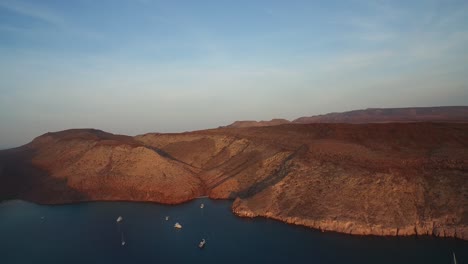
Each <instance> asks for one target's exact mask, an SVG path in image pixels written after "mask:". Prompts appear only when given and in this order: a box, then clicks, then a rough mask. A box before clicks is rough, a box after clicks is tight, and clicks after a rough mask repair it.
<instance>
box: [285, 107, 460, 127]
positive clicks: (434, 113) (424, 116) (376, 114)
mask: <svg viewBox="0 0 468 264" xmlns="http://www.w3.org/2000/svg"><path fill="white" fill-rule="evenodd" d="M293 122H294V123H300V124H310V123H354V124H363V123H389V122H468V106H440V107H407V108H368V109H364V110H354V111H348V112H342V113H329V114H325V115H316V116H309V117H300V118H298V119H295V120H294V121H293Z"/></svg>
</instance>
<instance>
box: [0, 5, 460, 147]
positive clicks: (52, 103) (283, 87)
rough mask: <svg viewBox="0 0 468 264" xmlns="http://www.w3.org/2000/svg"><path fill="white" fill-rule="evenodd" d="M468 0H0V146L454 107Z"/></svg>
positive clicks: (456, 97) (457, 89) (458, 92)
mask: <svg viewBox="0 0 468 264" xmlns="http://www.w3.org/2000/svg"><path fill="white" fill-rule="evenodd" d="M467 14H468V1H466V0H460V1H451V0H440V1H431V0H427V1H414V0H411V1H408V0H405V1H396V0H395V1H378V0H367V1H366V0H363V1H345V0H342V1H329V0H324V1H313V0H310V1H285V0H284V1H254V0H248V1H239V0H236V1H222V0H216V1H201V0H197V1H188V0H187V1H175V0H170V1H169V0H167V1H151V0H140V1H136V0H134V1H132V0H128V1H116V0H109V1H101V0H100V1H96V0H82V1H78V0H77V1H62V0H56V1H48V0H41V1H36V0H31V1H25V0H18V1H16V0H14V1H13V0H12V1H8V0H0V94H1V95H0V147H10V146H17V145H20V144H24V143H27V142H28V141H30V140H31V139H32V138H33V137H35V136H38V135H40V134H42V133H45V132H47V131H56V130H62V129H66V128H78V127H94V128H100V129H103V130H106V131H110V132H114V133H123V134H131V135H132V134H138V133H143V132H151V131H160V132H168V131H173V132H176V131H185V130H194V129H201V128H210V127H217V126H220V125H226V124H229V123H231V122H232V121H234V120H242V119H256V120H261V119H263V120H266V119H271V118H275V117H278V118H287V119H294V118H297V117H300V116H306V115H314V114H321V113H327V112H332V111H346V110H352V109H359V108H367V107H400V106H434V105H466V104H467V102H468V51H467V50H468V48H467V47H468V16H467Z"/></svg>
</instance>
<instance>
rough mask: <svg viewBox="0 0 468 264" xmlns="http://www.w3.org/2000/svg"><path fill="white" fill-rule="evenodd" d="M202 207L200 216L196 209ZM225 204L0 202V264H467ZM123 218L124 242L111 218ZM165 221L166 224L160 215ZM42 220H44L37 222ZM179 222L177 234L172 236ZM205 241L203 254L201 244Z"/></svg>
mask: <svg viewBox="0 0 468 264" xmlns="http://www.w3.org/2000/svg"><path fill="white" fill-rule="evenodd" d="M202 202H203V203H204V204H205V208H204V209H200V207H199V205H200V203H202ZM230 204H231V203H230V202H228V201H211V200H208V199H200V200H196V201H193V202H190V203H186V204H183V205H177V206H164V205H157V204H150V203H124V202H96V203H83V204H74V205H62V206H42V205H36V204H32V203H27V202H23V201H8V202H4V203H0V263H2V264H8V263H80V264H82V263H112V264H117V263H236V264H238V263H268V262H269V263H447V264H448V263H451V256H452V251H454V252H455V253H456V255H457V259H458V261H459V263H468V242H465V241H461V240H456V239H435V238H431V237H423V238H421V237H420V238H415V237H410V238H386V237H358V236H349V235H342V234H337V233H321V232H318V231H314V230H311V229H307V228H303V227H298V226H290V225H287V224H284V223H281V222H277V221H273V220H267V219H262V218H258V219H242V218H238V217H236V216H234V215H233V214H232V213H231V212H230ZM119 215H122V216H123V217H124V221H123V223H122V226H121V227H122V230H123V232H124V237H125V240H126V245H125V246H121V237H120V233H119V231H118V226H117V224H116V218H117V217H118V216H119ZM166 215H168V216H170V220H169V221H165V219H164V218H165V216H166ZM41 217H44V219H41ZM175 222H180V223H181V224H182V226H183V229H181V230H175V229H174V227H173V226H174V223H175ZM202 238H206V240H207V244H206V247H205V248H204V249H202V250H200V249H199V248H198V246H197V245H198V243H199V241H200V240H201V239H202Z"/></svg>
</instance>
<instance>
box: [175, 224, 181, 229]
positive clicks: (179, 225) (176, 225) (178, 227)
mask: <svg viewBox="0 0 468 264" xmlns="http://www.w3.org/2000/svg"><path fill="white" fill-rule="evenodd" d="M174 228H177V229H181V228H182V225H181V224H179V223H175V225H174Z"/></svg>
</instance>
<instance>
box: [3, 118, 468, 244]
mask: <svg viewBox="0 0 468 264" xmlns="http://www.w3.org/2000/svg"><path fill="white" fill-rule="evenodd" d="M0 177H1V179H2V183H5V184H2V185H0V196H1V197H3V198H21V199H26V200H31V201H36V202H41V203H62V202H73V201H87V200H129V201H154V202H160V203H180V202H183V201H187V200H190V199H193V198H195V197H197V196H200V195H209V196H210V197H211V198H214V199H233V200H235V201H234V203H233V207H232V209H233V212H234V213H236V214H237V215H239V216H244V217H257V216H263V217H269V218H273V219H277V220H281V221H284V222H287V223H291V224H298V225H304V226H308V227H312V228H317V229H320V230H323V231H337V232H343V233H348V234H360V235H368V234H373V235H415V234H417V235H421V234H423V235H435V236H444V237H458V238H461V239H468V233H467V225H468V202H467V201H468V124H463V123H388V124H360V125H352V124H309V125H302V124H284V125H279V126H266V127H245V128H236V127H229V128H219V129H212V130H204V131H195V132H190V133H179V134H158V133H150V134H145V135H140V136H136V137H127V136H119V135H112V134H109V133H105V132H102V131H98V130H69V131H63V132H58V133H49V134H45V135H43V136H41V137H39V138H37V139H35V140H34V141H33V142H31V143H30V144H28V145H26V146H23V147H21V148H18V149H13V150H8V151H0Z"/></svg>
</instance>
